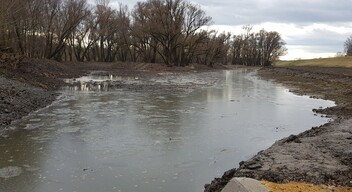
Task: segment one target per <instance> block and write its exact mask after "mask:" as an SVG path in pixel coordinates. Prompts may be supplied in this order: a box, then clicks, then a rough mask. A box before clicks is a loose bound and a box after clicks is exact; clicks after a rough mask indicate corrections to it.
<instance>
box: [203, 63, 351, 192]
mask: <svg viewBox="0 0 352 192" xmlns="http://www.w3.org/2000/svg"><path fill="white" fill-rule="evenodd" d="M259 75H260V76H261V77H263V78H264V79H268V80H274V81H276V82H279V83H283V84H284V85H286V86H288V87H290V91H292V92H295V93H296V94H300V95H310V96H312V97H316V98H323V99H329V100H333V101H335V102H336V105H337V106H336V107H332V108H327V109H314V111H316V112H319V113H322V114H326V115H329V116H331V117H333V118H334V121H333V122H330V123H328V124H325V125H323V126H320V127H313V128H312V129H310V130H308V131H305V132H303V133H301V134H298V135H292V136H290V137H288V138H284V139H282V140H280V141H277V142H276V143H275V144H274V145H272V146H271V147H270V148H268V149H266V150H264V151H260V152H259V153H258V154H257V155H255V156H254V157H253V158H251V159H249V160H247V161H243V162H241V163H240V165H239V168H237V169H236V168H234V169H231V170H229V171H227V172H225V173H224V175H223V176H222V177H221V178H215V179H214V180H213V181H212V182H211V184H207V185H205V191H206V192H220V191H221V189H222V188H223V187H224V186H225V185H226V184H227V182H228V181H229V180H230V179H231V178H233V177H243V176H245V177H251V178H255V179H258V180H268V181H272V182H278V183H285V182H290V181H298V182H308V183H314V184H325V185H339V186H349V187H351V186H352V163H351V162H352V150H351V148H352V119H351V117H352V92H351V90H352V70H351V69H343V68H319V67H290V68H271V69H264V70H260V71H259Z"/></svg>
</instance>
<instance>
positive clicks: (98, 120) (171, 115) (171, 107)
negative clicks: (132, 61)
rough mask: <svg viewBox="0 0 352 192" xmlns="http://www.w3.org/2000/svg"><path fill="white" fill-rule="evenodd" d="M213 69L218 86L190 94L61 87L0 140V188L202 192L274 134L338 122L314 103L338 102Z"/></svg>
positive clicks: (252, 75)
mask: <svg viewBox="0 0 352 192" xmlns="http://www.w3.org/2000/svg"><path fill="white" fill-rule="evenodd" d="M197 74H201V73H195V74H193V76H194V75H195V76H197ZM209 75H210V76H211V77H212V79H216V82H215V83H213V84H212V85H211V86H199V88H196V89H192V90H191V91H157V92H153V91H147V92H143V91H133V90H124V89H110V90H109V91H106V90H100V91H99V90H96V91H88V90H86V89H83V88H82V89H77V88H76V89H74V90H72V89H67V90H63V91H62V93H63V96H61V97H60V98H59V99H58V101H56V102H55V103H53V104H52V105H51V106H49V107H47V108H45V109H42V110H40V111H38V112H35V113H33V114H31V115H30V116H28V117H26V118H24V119H22V120H20V121H18V122H15V123H13V124H12V129H13V130H11V131H9V132H8V133H7V134H5V135H3V136H1V137H0V154H1V156H0V191H1V192H48V191H50V192H55V191H65V192H98V191H99V192H115V191H121V192H165V191H167V192H201V191H203V185H204V184H205V183H208V182H210V181H211V180H212V179H213V178H214V177H219V176H221V175H222V173H223V172H224V171H226V170H228V169H230V168H233V167H234V166H238V163H239V162H240V161H242V160H247V159H248V158H250V157H251V156H253V155H254V154H255V153H257V152H258V151H260V150H263V149H265V148H268V147H269V146H270V145H272V144H273V143H274V142H275V141H276V140H279V139H281V138H283V137H286V136H289V135H290V134H297V133H300V132H303V131H305V130H307V129H310V128H311V127H313V126H319V125H321V124H324V123H327V122H328V121H330V120H331V119H329V118H326V117H322V116H321V115H317V114H314V113H313V112H312V109H313V108H320V107H324V108H325V107H329V106H334V103H333V102H331V101H324V100H319V99H312V98H309V97H307V96H297V95H294V94H293V93H290V92H289V91H288V89H287V88H285V87H283V86H282V85H280V84H277V83H274V82H269V81H264V80H261V79H260V78H259V77H257V76H256V72H255V71H253V70H248V69H240V70H228V71H218V72H211V73H209ZM193 76H192V77H193ZM204 76H206V75H204V74H203V75H202V77H204ZM183 77H184V76H183ZM86 78H88V79H89V77H86ZM90 78H91V77H90ZM97 79H98V78H97ZM99 79H100V80H101V78H99ZM136 79H137V78H132V80H131V79H130V81H135V80H136ZM103 80H105V79H104V78H103ZM155 81H157V80H155ZM161 82H162V81H161ZM186 82H187V83H190V84H197V83H199V81H197V82H192V81H191V80H189V79H188V81H186Z"/></svg>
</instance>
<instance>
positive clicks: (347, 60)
mask: <svg viewBox="0 0 352 192" xmlns="http://www.w3.org/2000/svg"><path fill="white" fill-rule="evenodd" d="M274 66H277V67H289V66H310V67H313V66H314V67H347V68H352V57H334V58H322V59H302V60H294V61H277V62H275V63H274Z"/></svg>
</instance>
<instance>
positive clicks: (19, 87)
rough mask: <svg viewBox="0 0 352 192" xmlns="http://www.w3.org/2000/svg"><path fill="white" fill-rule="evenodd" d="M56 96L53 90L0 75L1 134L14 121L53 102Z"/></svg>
mask: <svg viewBox="0 0 352 192" xmlns="http://www.w3.org/2000/svg"><path fill="white" fill-rule="evenodd" d="M56 97H57V94H56V93H55V92H53V91H47V90H44V89H41V88H37V87H34V86H31V85H28V84H24V83H21V82H18V81H15V80H10V79H6V78H4V77H1V76H0V134H1V133H2V132H4V131H5V129H6V128H8V126H9V125H10V124H11V122H12V121H14V120H17V119H21V118H22V117H24V116H27V115H28V114H29V113H31V112H33V111H36V110H38V109H40V108H43V107H45V106H47V105H49V104H51V103H52V102H53V101H54V100H55V99H56Z"/></svg>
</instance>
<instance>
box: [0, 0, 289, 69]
mask: <svg viewBox="0 0 352 192" xmlns="http://www.w3.org/2000/svg"><path fill="white" fill-rule="evenodd" d="M0 2H1V6H0V47H11V48H12V49H14V50H15V51H16V52H19V53H21V54H23V55H25V56H27V57H31V58H46V59H55V60H59V61H63V60H64V61H100V62H113V61H123V62H126V61H128V62H148V63H155V62H163V63H165V64H167V65H169V66H186V65H188V64H190V63H201V64H206V65H213V64H215V63H223V64H228V63H232V64H242V65H263V66H264V65H270V64H271V63H272V62H273V61H274V60H276V59H278V57H279V56H281V55H283V54H284V52H285V47H284V42H283V40H282V39H281V37H280V35H279V34H278V33H277V32H267V31H264V30H261V31H260V32H259V33H252V32H251V30H250V28H249V27H247V28H246V33H244V34H243V35H235V36H231V34H225V33H221V34H218V33H217V32H216V31H208V30H205V29H204V26H207V25H210V24H211V23H212V19H211V17H209V16H207V15H206V13H205V12H204V11H203V10H202V9H201V8H200V7H199V6H198V5H194V4H192V3H189V2H187V1H185V0H147V1H143V2H138V3H137V4H136V5H135V6H134V8H133V9H132V10H131V11H130V10H129V9H128V8H127V6H124V5H122V4H120V5H119V8H117V9H116V8H112V7H111V6H110V5H109V2H108V0H97V1H96V4H95V5H89V4H88V3H87V1H86V0H0Z"/></svg>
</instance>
